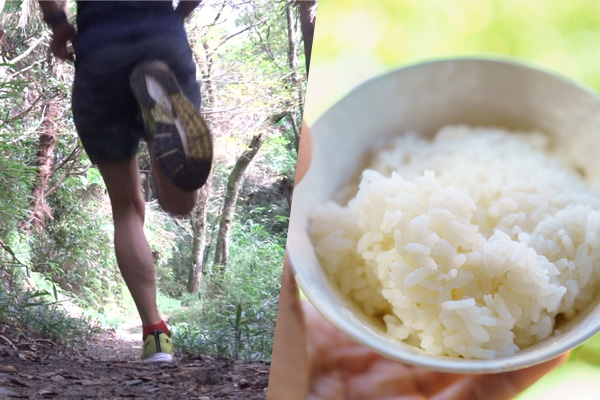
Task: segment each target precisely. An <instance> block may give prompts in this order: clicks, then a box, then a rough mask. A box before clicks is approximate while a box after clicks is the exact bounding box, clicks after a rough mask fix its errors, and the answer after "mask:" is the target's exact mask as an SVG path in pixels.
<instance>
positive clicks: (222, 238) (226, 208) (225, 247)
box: [214, 133, 265, 269]
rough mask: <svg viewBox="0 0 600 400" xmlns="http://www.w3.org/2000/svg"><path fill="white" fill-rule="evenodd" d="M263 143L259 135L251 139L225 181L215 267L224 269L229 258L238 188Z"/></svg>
mask: <svg viewBox="0 0 600 400" xmlns="http://www.w3.org/2000/svg"><path fill="white" fill-rule="evenodd" d="M264 141H265V135H264V134H262V133H259V134H257V135H255V136H254V137H253V138H252V142H250V146H249V147H248V148H247V149H246V150H245V151H244V152H243V153H242V155H241V156H240V158H238V160H237V162H236V163H235V166H234V167H233V170H232V171H231V174H230V175H229V179H228V180H227V191H226V193H225V200H224V201H223V211H222V212H221V220H220V222H219V233H218V234H217V245H216V248H215V263H214V264H215V267H219V266H220V268H221V269H224V268H223V267H224V266H225V265H227V260H228V258H229V239H230V237H231V226H232V224H233V216H234V214H235V206H236V204H237V199H238V195H239V192H240V188H241V186H242V183H243V181H244V173H245V172H246V169H247V168H248V165H250V162H251V161H252V159H253V158H254V156H256V154H257V153H258V150H260V147H261V146H262V144H263V143H264Z"/></svg>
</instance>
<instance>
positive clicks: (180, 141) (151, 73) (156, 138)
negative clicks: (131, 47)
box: [129, 60, 213, 192]
mask: <svg viewBox="0 0 600 400" xmlns="http://www.w3.org/2000/svg"><path fill="white" fill-rule="evenodd" d="M129 78H130V79H129V80H130V85H131V90H132V91H133V95H134V96H135V98H136V99H137V101H138V103H139V105H140V108H141V111H142V117H143V119H144V126H145V130H146V133H147V135H148V138H147V139H148V144H149V145H150V146H151V149H152V151H153V152H154V155H155V156H156V161H157V162H158V165H159V166H160V168H161V170H162V172H163V173H164V174H165V175H166V176H168V177H169V179H170V180H171V181H172V182H173V183H174V184H175V185H176V186H178V187H179V188H180V189H181V190H184V191H188V192H193V191H195V190H196V189H198V188H200V187H202V185H204V183H205V182H206V180H207V178H208V175H209V173H210V169H211V166H212V159H213V141H212V135H211V133H210V130H209V128H208V125H207V124H206V122H205V121H204V119H203V118H202V116H201V115H200V112H199V111H198V110H197V109H196V108H195V107H194V105H193V104H192V103H191V102H190V101H189V100H188V99H187V97H185V95H184V94H183V92H182V90H181V87H180V86H179V83H178V82H177V78H176V77H175V74H174V73H173V72H172V71H171V69H170V68H169V67H168V66H167V64H165V63H164V62H162V61H157V60H152V61H145V62H142V63H140V64H138V65H137V66H136V67H135V68H134V69H133V71H132V72H131V75H130V77H129Z"/></svg>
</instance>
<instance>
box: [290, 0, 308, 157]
mask: <svg viewBox="0 0 600 400" xmlns="http://www.w3.org/2000/svg"><path fill="white" fill-rule="evenodd" d="M293 7H294V1H293V0H288V2H287V4H286V7H285V14H286V18H287V26H288V30H287V33H288V35H287V36H288V67H289V68H290V69H291V70H292V75H291V79H290V80H291V82H290V83H291V85H292V87H293V88H294V90H295V91H296V100H297V103H298V104H297V105H296V107H294V108H293V109H294V110H299V113H298V114H299V115H301V114H302V109H303V108H304V90H303V87H302V80H301V79H300V71H299V69H298V35H297V24H296V18H295V17H294V8H293ZM296 115H297V113H296V112H295V111H294V112H292V113H291V114H290V117H291V122H292V126H293V127H294V147H295V148H296V153H297V152H298V149H299V148H300V130H299V129H298V121H296Z"/></svg>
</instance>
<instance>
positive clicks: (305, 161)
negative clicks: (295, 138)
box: [295, 121, 312, 185]
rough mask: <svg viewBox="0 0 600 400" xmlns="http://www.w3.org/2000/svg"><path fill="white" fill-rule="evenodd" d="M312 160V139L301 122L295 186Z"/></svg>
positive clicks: (307, 129)
mask: <svg viewBox="0 0 600 400" xmlns="http://www.w3.org/2000/svg"><path fill="white" fill-rule="evenodd" d="M311 159H312V138H311V135H310V129H309V127H308V125H306V123H305V122H304V121H302V132H301V134H300V145H299V149H298V163H297V164H296V182H295V183H296V185H297V184H298V183H299V182H300V181H301V180H302V178H303V177H304V175H305V174H306V171H308V167H309V166H310V161H311Z"/></svg>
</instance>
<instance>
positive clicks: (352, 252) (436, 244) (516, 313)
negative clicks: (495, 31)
mask: <svg viewBox="0 0 600 400" xmlns="http://www.w3.org/2000/svg"><path fill="white" fill-rule="evenodd" d="M311 131H312V136H313V153H312V161H311V165H310V167H309V169H308V171H307V173H306V175H305V177H304V179H303V180H302V181H301V182H300V183H299V185H298V186H297V187H296V189H295V191H294V202H293V205H292V211H291V218H290V226H289V235H288V241H287V251H288V256H289V258H290V261H291V264H292V266H293V268H294V272H295V276H296V280H297V282H298V285H299V286H300V288H301V290H302V291H303V292H304V294H305V295H306V297H307V298H308V299H309V300H310V301H311V303H312V304H313V305H314V306H315V307H316V308H317V309H318V310H319V311H320V312H321V313H322V314H323V316H324V317H325V318H327V320H329V321H330V322H331V323H332V324H333V325H334V326H336V327H337V328H339V329H340V330H342V331H343V332H345V333H347V334H348V335H349V336H350V337H352V338H353V339H355V340H356V341H357V342H359V343H362V344H364V345H365V346H368V347H369V348H371V349H373V350H374V351H375V352H377V353H380V354H381V355H383V356H386V357H388V358H391V359H394V360H397V361H400V362H404V363H408V364H411V365H415V366H420V367H423V368H428V369H434V370H438V371H447V372H454V373H493V372H501V371H510V370H515V369H519V368H524V367H528V366H531V365H535V364H538V363H541V362H543V361H547V360H549V359H551V358H554V357H556V356H558V355H560V354H562V353H564V352H566V351H568V350H570V349H572V348H574V347H576V346H578V345H580V344H582V343H583V342H585V341H586V340H587V339H589V338H590V337H592V336H593V335H595V334H597V333H598V332H600V190H599V189H600V140H599V139H600V98H599V97H598V96H597V95H596V94H595V93H594V92H593V91H591V90H589V89H587V88H585V87H582V86H580V85H579V84H577V83H574V82H572V81H569V80H567V79H565V78H563V77H560V76H558V75H555V74H553V73H549V72H547V71H543V70H540V69H537V68H534V67H531V66H527V65H523V64H521V63H517V62H512V61H503V60H490V59H450V60H440V61H433V62H427V63H422V64H418V65H414V66H409V67H406V68H403V69H399V70H396V71H393V72H391V73H388V74H386V75H383V76H380V77H377V78H375V79H372V80H370V81H368V82H366V83H364V84H362V85H361V86H359V87H358V88H356V89H354V90H353V91H352V92H350V94H348V95H347V96H346V97H345V98H343V99H342V100H340V101H339V102H338V103H337V104H336V105H334V106H333V107H332V108H331V109H329V110H328V111H327V112H326V113H325V114H323V115H322V116H321V118H320V119H319V120H318V121H317V122H316V123H315V124H314V125H313V126H312V127H311Z"/></svg>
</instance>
